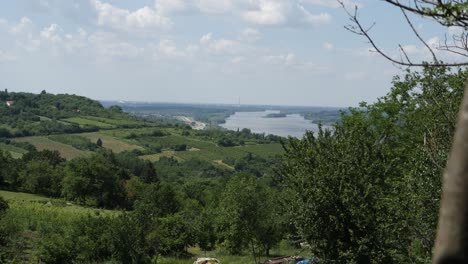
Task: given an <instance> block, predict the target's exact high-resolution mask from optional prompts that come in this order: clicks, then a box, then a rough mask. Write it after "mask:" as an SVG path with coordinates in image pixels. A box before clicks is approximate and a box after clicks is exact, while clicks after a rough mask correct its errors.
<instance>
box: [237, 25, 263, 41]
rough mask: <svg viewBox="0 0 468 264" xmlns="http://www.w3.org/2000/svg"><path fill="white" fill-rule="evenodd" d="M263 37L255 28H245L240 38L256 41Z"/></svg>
mask: <svg viewBox="0 0 468 264" xmlns="http://www.w3.org/2000/svg"><path fill="white" fill-rule="evenodd" d="M260 38H261V34H260V32H259V31H258V30H257V29H255V28H245V29H244V30H242V32H241V35H240V37H239V39H240V40H243V41H247V42H255V41H257V40H259V39H260Z"/></svg>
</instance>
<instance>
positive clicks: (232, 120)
mask: <svg viewBox="0 0 468 264" xmlns="http://www.w3.org/2000/svg"><path fill="white" fill-rule="evenodd" d="M270 113H279V111H265V112H236V113H235V114H233V115H231V116H230V117H228V118H227V119H226V123H224V124H221V125H220V126H221V127H224V128H226V129H229V130H237V129H239V130H241V129H243V128H248V129H250V130H251V131H252V132H254V133H265V134H273V135H278V136H282V137H287V136H292V137H296V138H302V136H303V135H304V133H305V132H306V130H310V131H313V132H317V131H318V125H316V124H314V123H312V122H311V121H310V120H306V119H304V117H303V116H301V115H299V114H291V115H287V116H286V117H275V118H266V117H265V116H266V115H268V114H270Z"/></svg>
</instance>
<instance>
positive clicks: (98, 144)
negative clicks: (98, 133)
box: [96, 138, 102, 148]
mask: <svg viewBox="0 0 468 264" xmlns="http://www.w3.org/2000/svg"><path fill="white" fill-rule="evenodd" d="M96 145H97V146H98V147H100V148H102V140H101V139H100V138H98V139H97V141H96Z"/></svg>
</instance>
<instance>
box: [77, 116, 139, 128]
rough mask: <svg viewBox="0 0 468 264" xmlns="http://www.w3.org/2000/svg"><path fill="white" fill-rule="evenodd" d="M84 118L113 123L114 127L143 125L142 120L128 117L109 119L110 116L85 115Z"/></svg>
mask: <svg viewBox="0 0 468 264" xmlns="http://www.w3.org/2000/svg"><path fill="white" fill-rule="evenodd" d="M86 119H88V120H94V121H98V122H101V123H106V124H110V125H114V126H116V127H136V126H144V125H145V123H144V122H142V121H137V120H128V119H111V118H105V117H96V116H87V117H86Z"/></svg>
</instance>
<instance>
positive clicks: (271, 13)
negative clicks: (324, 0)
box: [242, 0, 332, 26]
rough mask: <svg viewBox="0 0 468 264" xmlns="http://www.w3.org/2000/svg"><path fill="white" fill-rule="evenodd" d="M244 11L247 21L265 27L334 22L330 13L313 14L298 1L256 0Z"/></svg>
mask: <svg viewBox="0 0 468 264" xmlns="http://www.w3.org/2000/svg"><path fill="white" fill-rule="evenodd" d="M253 3H254V4H253V7H252V8H251V9H250V10H247V11H244V12H243V15H242V17H243V18H244V20H245V21H247V22H249V23H252V24H257V25H263V26H298V25H315V26H316V25H322V24H327V23H329V22H330V21H331V20H332V17H331V15H330V14H328V13H319V14H313V13H312V12H311V11H309V9H307V8H306V7H305V6H304V5H302V4H301V3H300V2H298V1H282V0H256V1H253Z"/></svg>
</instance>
